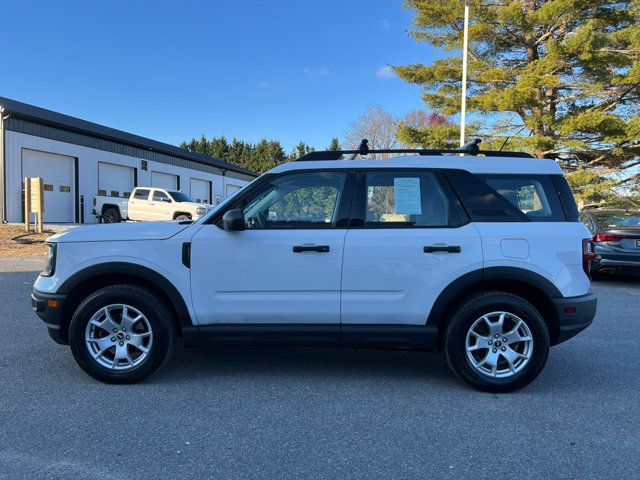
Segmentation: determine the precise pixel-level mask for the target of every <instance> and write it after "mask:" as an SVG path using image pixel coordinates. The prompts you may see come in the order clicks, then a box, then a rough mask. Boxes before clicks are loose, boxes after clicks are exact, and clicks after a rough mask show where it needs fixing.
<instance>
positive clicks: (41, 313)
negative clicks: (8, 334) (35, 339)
mask: <svg viewBox="0 0 640 480" xmlns="http://www.w3.org/2000/svg"><path fill="white" fill-rule="evenodd" d="M66 297H67V296H66V295H57V294H52V293H43V292H38V291H37V290H34V291H33V293H32V294H31V308H32V309H33V311H34V312H35V313H36V315H38V317H40V319H41V320H42V321H43V322H44V323H45V324H46V325H47V331H48V332H49V336H50V337H51V338H52V339H53V340H54V341H55V342H56V343H59V344H61V345H67V344H68V341H67V339H66V336H65V335H63V332H62V329H61V325H62V307H63V304H64V301H65V300H66Z"/></svg>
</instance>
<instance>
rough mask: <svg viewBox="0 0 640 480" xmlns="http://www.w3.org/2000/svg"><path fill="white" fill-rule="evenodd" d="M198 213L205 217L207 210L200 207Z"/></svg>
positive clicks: (197, 209)
mask: <svg viewBox="0 0 640 480" xmlns="http://www.w3.org/2000/svg"><path fill="white" fill-rule="evenodd" d="M196 213H197V214H198V215H204V214H205V213H207V209H206V208H204V207H198V208H196Z"/></svg>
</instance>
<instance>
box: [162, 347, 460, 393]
mask: <svg viewBox="0 0 640 480" xmlns="http://www.w3.org/2000/svg"><path fill="white" fill-rule="evenodd" d="M229 376H238V377H246V376H251V377H256V378H261V379H269V378H272V379H276V380H277V379H282V378H286V379H288V380H292V379H293V380H300V381H303V380H304V381H309V380H313V381H322V380H331V381H335V379H336V378H338V377H339V378H341V379H342V380H349V381H355V380H356V379H360V380H364V379H368V380H369V381H370V380H371V379H372V378H379V379H380V380H381V381H383V380H385V379H390V378H392V379H393V380H394V381H397V382H400V383H402V382H419V381H425V382H428V383H430V384H432V385H438V384H440V385H447V386H451V385H452V384H457V383H458V381H457V379H456V378H455V376H454V375H453V373H451V372H450V370H449V368H448V365H447V362H446V359H445V356H444V355H443V354H439V353H433V352H417V351H402V350H374V349H352V348H323V347H249V346H223V347H197V348H193V347H189V348H187V347H185V346H184V345H183V344H182V343H181V342H180V343H179V344H178V345H177V346H176V349H175V352H174V355H173V358H172V359H171V361H170V362H169V364H168V365H167V366H166V367H165V368H163V370H162V371H161V372H159V374H158V375H156V376H154V382H162V383H164V382H167V383H176V382H177V383H179V382H182V381H185V382H191V381H193V380H194V379H196V380H197V379H198V378H199V379H203V378H217V377H229Z"/></svg>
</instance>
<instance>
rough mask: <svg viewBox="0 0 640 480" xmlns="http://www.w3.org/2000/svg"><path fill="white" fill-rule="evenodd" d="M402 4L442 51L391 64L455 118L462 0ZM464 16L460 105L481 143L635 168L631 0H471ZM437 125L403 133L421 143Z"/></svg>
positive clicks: (638, 18)
mask: <svg viewBox="0 0 640 480" xmlns="http://www.w3.org/2000/svg"><path fill="white" fill-rule="evenodd" d="M405 6H406V7H408V8H410V9H412V10H413V11H414V13H415V18H414V22H413V30H412V32H411V35H412V36H413V37H414V38H415V39H416V40H417V41H420V42H427V43H429V44H431V45H433V46H435V47H438V48H441V49H443V50H444V51H445V52H450V54H449V55H448V56H445V57H444V58H441V59H438V60H436V61H435V62H433V63H432V64H431V65H423V64H413V65H406V66H396V67H394V70H395V71H396V73H397V74H398V76H399V77H400V78H402V79H404V80H406V81H407V82H410V83H413V84H416V85H419V86H420V87H421V88H422V91H423V100H424V102H425V103H426V104H427V106H429V107H430V108H432V109H435V110H437V111H439V112H441V113H443V114H445V115H453V114H457V113H459V109H460V89H461V76H462V72H461V68H462V62H461V55H460V51H459V49H460V48H461V46H462V35H463V25H462V19H463V2H461V1H460V0H441V1H438V2H432V1H424V0H406V1H405ZM470 12H471V20H470V27H469V65H468V101H467V108H468V112H469V113H470V114H471V115H473V116H475V117H476V118H480V119H482V124H483V125H491V126H492V128H490V129H486V128H485V129H484V130H483V133H489V134H490V135H491V138H490V139H489V141H488V142H487V143H489V145H488V146H489V147H494V148H495V147H498V148H499V147H500V146H502V144H503V142H504V140H505V138H504V137H506V136H509V137H510V139H509V140H508V144H507V147H508V148H512V149H513V148H518V149H525V150H528V151H530V152H533V153H535V154H536V155H538V156H544V157H547V158H555V159H559V160H560V161H564V162H566V163H567V165H573V166H584V167H607V168H609V169H614V170H615V169H621V168H628V167H630V166H633V165H637V164H640V157H639V155H640V144H639V143H638V139H639V138H640V118H638V113H639V111H640V102H639V101H640V0H627V1H615V2H612V1H604V0H522V1H508V0H499V1H494V0H492V1H487V0H472V1H471V6H470ZM496 114H497V115H498V121H497V122H496V121H495V119H496ZM488 119H492V120H493V121H490V122H487V120H488ZM438 128H441V127H438V126H435V127H427V128H422V129H421V128H406V129H405V132H404V133H403V135H404V136H405V137H406V138H408V139H409V140H414V141H415V143H423V142H422V141H421V140H422V139H421V136H420V134H421V133H422V135H423V138H424V134H425V130H427V131H428V130H429V129H434V130H437V129H438ZM501 135H502V136H503V138H497V137H499V136H501ZM485 145H486V143H485ZM443 146H444V145H443ZM569 162H570V163H569Z"/></svg>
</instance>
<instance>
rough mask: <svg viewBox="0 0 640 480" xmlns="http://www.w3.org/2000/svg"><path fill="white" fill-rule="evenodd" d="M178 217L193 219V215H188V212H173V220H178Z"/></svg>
mask: <svg viewBox="0 0 640 480" xmlns="http://www.w3.org/2000/svg"><path fill="white" fill-rule="evenodd" d="M180 215H186V216H187V217H189V218H193V214H191V213H189V212H174V213H173V219H174V220H175V219H176V218H178V217H179V216H180Z"/></svg>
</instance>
